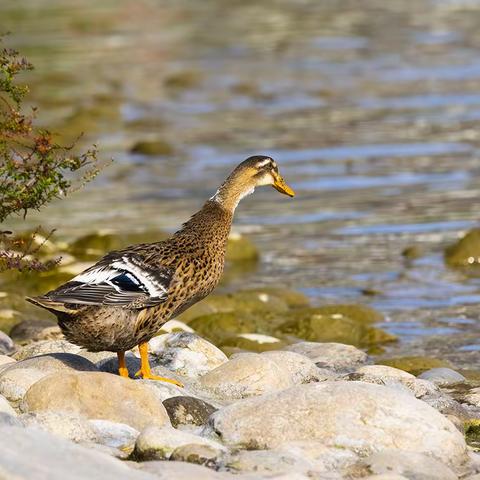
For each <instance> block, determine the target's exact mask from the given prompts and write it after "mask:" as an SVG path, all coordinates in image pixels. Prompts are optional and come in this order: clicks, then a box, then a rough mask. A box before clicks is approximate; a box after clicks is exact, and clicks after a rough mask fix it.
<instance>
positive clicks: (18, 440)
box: [0, 322, 480, 480]
mask: <svg viewBox="0 0 480 480" xmlns="http://www.w3.org/2000/svg"><path fill="white" fill-rule="evenodd" d="M177 326H179V322H177ZM180 326H181V325H180ZM150 348H151V363H152V366H153V371H154V373H156V374H157V375H162V376H166V377H170V378H174V379H177V380H179V381H181V382H182V383H183V384H184V388H180V387H177V386H175V385H173V384H168V383H164V382H158V381H151V380H143V379H125V378H122V377H120V376H118V375H117V374H116V369H117V360H116V356H115V354H112V353H109V352H101V353H91V352H87V351H84V350H82V349H81V348H79V347H77V346H75V345H73V344H70V343H69V342H67V341H65V340H64V339H63V338H62V336H61V334H60V332H59V330H58V329H57V327H48V328H46V329H44V330H43V331H41V332H40V333H38V332H37V333H36V335H35V340H31V341H27V342H25V344H24V345H23V346H19V345H16V344H14V343H13V341H12V340H11V339H10V338H9V337H8V336H7V335H5V334H3V335H2V336H1V338H0V349H1V350H2V351H3V353H4V355H1V356H0V477H1V478H15V479H32V478H38V479H43V478H45V479H46V478H48V479H57V478H58V479H64V478H69V479H85V478H91V479H95V478H102V479H110V478H111V479H114V478H115V479H118V478H124V479H132V480H135V479H138V480H141V479H145V480H147V479H151V480H154V479H159V478H160V479H176V480H182V479H188V480H191V479H192V478H195V479H199V480H202V479H205V480H207V479H212V480H213V479H219V480H220V479H228V478H232V479H238V480H240V479H242V480H243V479H260V478H272V479H292V480H296V479H298V480H300V479H320V480H323V479H325V480H327V479H328V480H336V479H356V478H366V479H371V480H374V479H376V480H402V479H419V480H428V479H432V480H433V479H445V480H449V479H456V478H462V479H468V480H474V479H480V474H479V473H477V472H480V455H479V454H477V453H475V451H474V449H473V448H472V447H469V446H467V444H466V441H465V426H466V425H467V426H470V427H472V426H473V427H475V425H477V422H478V423H480V389H476V388H474V386H472V385H471V384H469V383H468V381H467V380H466V379H465V378H464V377H463V376H462V375H461V374H459V373H458V372H455V371H454V370H451V369H449V368H435V369H431V370H429V371H426V372H424V373H422V374H421V375H420V376H419V377H415V376H414V375H412V374H410V373H407V372H405V371H403V370H399V369H397V368H393V367H389V366H385V365H374V364H372V361H371V359H370V358H369V357H368V356H367V354H365V353H364V352H363V351H362V350H359V349H357V348H355V347H353V346H350V345H345V344H341V343H316V342H300V343H295V344H293V345H288V346H284V347H283V349H281V350H271V351H267V352H262V353H247V352H244V353H236V354H234V355H232V356H231V357H230V358H227V356H226V355H225V354H224V353H223V352H222V351H221V350H219V349H218V348H217V347H215V346H214V345H213V344H211V343H209V342H207V341H206V340H204V339H202V338H201V337H200V336H198V335H197V334H196V333H194V332H186V331H184V332H182V331H180V332H171V333H166V334H163V335H160V336H158V337H155V338H154V339H152V341H151V342H150ZM127 364H128V368H129V371H130V374H131V376H132V378H133V377H134V372H135V371H137V370H138V368H139V357H138V352H136V351H132V352H129V353H128V354H127ZM473 427H472V428H473Z"/></svg>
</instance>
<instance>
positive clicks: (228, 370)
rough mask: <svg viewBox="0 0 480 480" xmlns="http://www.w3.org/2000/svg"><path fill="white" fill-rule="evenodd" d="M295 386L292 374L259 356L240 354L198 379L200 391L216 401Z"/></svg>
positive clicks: (266, 358)
mask: <svg viewBox="0 0 480 480" xmlns="http://www.w3.org/2000/svg"><path fill="white" fill-rule="evenodd" d="M292 385H293V380H292V378H291V375H290V374H289V372H285V371H284V370H283V369H282V368H280V367H279V366H278V365H277V364H276V363H275V362H274V361H272V360H270V359H269V358H268V357H266V356H265V355H260V354H257V353H240V354H238V355H235V357H234V358H232V359H231V360H229V361H228V362H227V363H224V364H223V365H220V366H219V367H218V368H216V369H215V370H212V371H211V372H208V373H207V374H206V375H204V376H203V377H200V379H199V388H201V389H202V390H203V391H205V392H208V393H210V394H211V395H213V396H214V397H216V398H221V399H224V400H234V399H239V398H246V397H252V396H255V395H262V394H263V393H266V392H273V391H276V390H283V389H285V388H288V387H290V386H292Z"/></svg>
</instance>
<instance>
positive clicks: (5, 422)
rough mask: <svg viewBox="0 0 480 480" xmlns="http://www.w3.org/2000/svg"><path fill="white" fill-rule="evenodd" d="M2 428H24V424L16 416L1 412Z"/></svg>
mask: <svg viewBox="0 0 480 480" xmlns="http://www.w3.org/2000/svg"><path fill="white" fill-rule="evenodd" d="M0 427H23V423H22V422H21V421H20V420H19V419H18V417H17V416H16V414H15V416H14V415H10V414H9V413H5V412H0Z"/></svg>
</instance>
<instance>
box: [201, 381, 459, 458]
mask: <svg viewBox="0 0 480 480" xmlns="http://www.w3.org/2000/svg"><path fill="white" fill-rule="evenodd" d="M209 427H210V429H211V431H212V433H215V434H216V435H218V436H219V437H220V439H221V441H222V442H223V443H225V444H227V445H229V446H236V447H241V448H248V449H265V448H270V449H272V448H278V447H280V446H281V445H282V444H285V443H287V442H291V441H301V440H305V441H312V440H314V441H317V442H321V443H322V444H323V445H325V446H328V447H335V448H343V449H345V450H351V451H353V452H356V453H358V452H361V453H362V454H363V455H365V454H368V453H373V452H375V451H378V450H381V449H394V448H396V449H400V450H406V449H410V450H413V451H417V452H419V453H425V454H427V455H431V456H433V457H435V458H438V459H440V460H441V461H444V462H445V463H447V464H448V465H456V464H459V463H461V462H462V461H464V460H465V458H466V444H465V440H464V438H463V436H462V435H461V434H460V432H459V431H458V430H457V429H456V428H455V426H454V425H453V424H452V423H451V422H450V421H448V420H447V419H446V418H445V417H444V416H443V415H441V414H440V413H438V412H437V411H436V410H434V409H433V408H431V407H430V406H428V405H427V404H425V403H424V402H422V401H420V400H417V399H415V398H414V397H413V396H411V395H408V394H405V393H403V392H399V391H396V390H393V389H390V388H387V387H383V386H380V385H372V384H368V383H363V382H342V381H339V382H323V383H317V384H310V385H300V386H296V387H294V388H290V389H288V390H284V391H281V392H276V393H271V394H268V395H263V396H261V397H258V398H249V399H244V400H240V401H237V402H235V403H234V404H232V405H229V406H227V407H224V408H222V409H220V410H218V411H217V412H215V413H214V414H213V415H212V416H211V418H210V422H209Z"/></svg>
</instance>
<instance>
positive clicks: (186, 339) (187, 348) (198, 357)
mask: <svg viewBox="0 0 480 480" xmlns="http://www.w3.org/2000/svg"><path fill="white" fill-rule="evenodd" d="M149 347H150V348H149V349H150V354H151V355H152V356H153V357H154V363H155V364H156V365H161V366H164V367H166V368H167V369H169V370H171V371H173V372H175V373H177V374H180V375H183V376H186V377H189V378H197V377H199V376H201V375H204V374H205V373H207V372H209V371H211V370H214V369H215V368H217V367H219V366H220V365H222V364H223V363H225V362H227V361H228V358H227V356H226V355H225V354H224V353H223V352H222V351H221V350H220V349H218V348H217V347H216V346H215V345H212V344H211V343H210V342H207V341H206V340H204V339H203V338H201V337H199V336H198V335H196V334H195V333H190V332H178V333H167V334H164V335H159V336H157V337H154V338H152V339H151V340H150V342H149Z"/></svg>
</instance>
